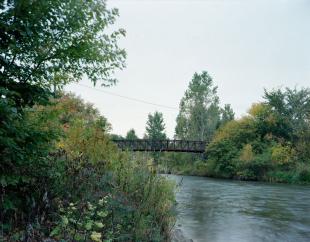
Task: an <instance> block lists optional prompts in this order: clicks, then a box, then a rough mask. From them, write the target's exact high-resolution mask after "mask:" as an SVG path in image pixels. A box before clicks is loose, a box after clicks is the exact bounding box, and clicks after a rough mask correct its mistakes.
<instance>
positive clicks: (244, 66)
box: [66, 0, 310, 137]
mask: <svg viewBox="0 0 310 242" xmlns="http://www.w3.org/2000/svg"><path fill="white" fill-rule="evenodd" d="M108 5H109V6H110V7H117V8H118V9H119V11H120V17H119V19H118V21H117V26H119V27H122V28H124V29H126V31H127V36H126V37H125V38H124V39H122V40H121V41H120V46H121V47H123V48H125V49H126V51H127V54H128V57H127V61H126V63H127V68H126V69H125V70H123V71H121V72H118V73H117V78H118V80H119V82H118V84H117V85H116V86H114V87H111V88H101V87H97V88H98V89H102V90H105V91H109V92H112V93H115V94H118V95H123V96H128V97H132V98H136V99H141V100H145V101H147V102H151V103H156V104H162V105H166V106H169V107H172V108H173V107H174V108H176V109H169V108H165V107H160V106H153V105H148V104H144V103H141V102H136V101H130V100H128V99H124V98H121V97H116V96H111V95H109V94H106V93H103V92H99V91H97V90H95V89H89V88H85V87H83V86H80V85H77V84H71V85H69V86H68V87H67V88H66V89H67V90H70V91H72V92H75V93H76V94H78V95H80V96H81V97H82V98H83V99H85V100H86V101H88V102H92V103H94V105H95V107H97V108H98V109H99V110H100V112H101V113H102V114H103V115H104V116H105V117H107V118H108V120H109V121H110V123H112V126H113V133H117V134H122V135H125V134H126V132H127V131H128V130H129V129H130V128H134V129H135V130H136V131H137V133H138V135H140V136H142V135H143V134H144V132H145V123H146V120H147V115H148V113H150V112H154V111H156V110H157V111H160V112H162V113H163V114H164V119H165V122H166V132H167V134H168V136H170V137H173V134H174V127H175V119H176V116H177V113H178V110H177V108H178V106H179V102H180V99H181V98H182V96H183V94H184V91H185V90H186V88H187V85H188V83H189V81H190V80H191V77H192V75H193V74H194V72H201V71H203V70H206V71H208V72H209V74H210V75H211V76H212V77H213V79H214V82H215V84H216V85H217V86H218V95H219V97H220V100H221V104H222V105H223V104H225V103H230V104H231V105H232V107H233V109H234V111H235V113H236V114H237V116H238V117H240V116H241V115H242V114H245V113H246V111H247V110H248V108H249V107H250V105H251V104H252V103H253V102H258V101H260V100H262V99H261V96H262V94H263V88H267V89H270V88H276V87H285V86H289V87H294V86H296V85H297V87H298V86H299V87H302V86H304V87H310V1H309V0H286V1H285V0H266V1H264V0H201V1H194V0H187V1H185V0H183V1H182V0H175V1H172V0H166V1H164V0H162V1H160V0H153V1H147V0H139V1H138V0H136V1H132V0H110V1H108ZM81 83H82V84H83V85H89V86H90V85H91V83H90V82H88V81H87V80H83V81H82V82H81Z"/></svg>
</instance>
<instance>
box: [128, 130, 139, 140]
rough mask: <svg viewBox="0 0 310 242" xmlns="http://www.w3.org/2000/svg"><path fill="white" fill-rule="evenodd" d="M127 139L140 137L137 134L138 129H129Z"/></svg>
mask: <svg viewBox="0 0 310 242" xmlns="http://www.w3.org/2000/svg"><path fill="white" fill-rule="evenodd" d="M126 139H129V140H135V139H138V136H137V135H136V131H135V130H134V129H131V130H129V131H128V132H127V134H126Z"/></svg>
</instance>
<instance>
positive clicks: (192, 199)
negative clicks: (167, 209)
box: [168, 175, 310, 242]
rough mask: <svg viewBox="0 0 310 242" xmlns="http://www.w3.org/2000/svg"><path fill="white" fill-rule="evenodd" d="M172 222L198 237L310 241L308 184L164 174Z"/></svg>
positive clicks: (210, 241)
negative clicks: (171, 196)
mask: <svg viewBox="0 0 310 242" xmlns="http://www.w3.org/2000/svg"><path fill="white" fill-rule="evenodd" d="M168 177H169V179H173V180H175V181H176V182H177V183H179V184H180V185H179V188H178V191H177V194H176V199H177V203H178V204H177V212H178V218H177V224H176V226H177V227H178V228H181V229H182V230H183V232H184V234H185V236H186V237H188V238H191V239H193V240H194V241H197V242H200V241H204V242H228V241H231V242H243V241H246V242H261V241H264V242H269V241H280V242H284V241H289V242H299V241H301V242H303V241H305V242H306V241H307V242H309V241H310V187H309V186H295V185H284V184H268V183H261V182H244V181H232V180H221V179H212V178H203V177H193V176H174V175H168Z"/></svg>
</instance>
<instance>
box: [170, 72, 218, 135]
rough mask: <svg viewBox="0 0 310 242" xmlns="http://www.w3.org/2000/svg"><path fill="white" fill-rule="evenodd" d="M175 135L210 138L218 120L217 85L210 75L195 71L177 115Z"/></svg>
mask: <svg viewBox="0 0 310 242" xmlns="http://www.w3.org/2000/svg"><path fill="white" fill-rule="evenodd" d="M176 121H177V126H176V128H175V136H176V137H177V138H179V139H192V140H210V139H211V137H212V136H213V133H214V131H215V130H216V128H217V126H218V123H219V121H220V108H219V98H218V96H217V86H214V85H213V80H212V78H211V77H210V75H209V74H208V73H207V72H206V71H203V72H202V73H201V74H198V73H195V74H194V76H193V78H192V81H191V82H190V83H189V86H188V89H187V90H186V92H185V95H184V97H183V98H182V99H181V103H180V111H179V114H178V116H177V120H176Z"/></svg>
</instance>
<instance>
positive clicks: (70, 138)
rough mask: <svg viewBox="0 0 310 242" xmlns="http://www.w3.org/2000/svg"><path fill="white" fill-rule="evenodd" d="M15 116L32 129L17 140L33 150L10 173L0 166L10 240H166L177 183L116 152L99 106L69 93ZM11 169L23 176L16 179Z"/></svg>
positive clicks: (20, 127) (171, 218)
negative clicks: (96, 107) (102, 215)
mask: <svg viewBox="0 0 310 242" xmlns="http://www.w3.org/2000/svg"><path fill="white" fill-rule="evenodd" d="M66 102H68V103H70V105H67V104H66ZM68 106H70V109H68ZM77 106H78V108H77ZM29 111H30V110H29ZM87 113H92V114H93V115H87ZM84 114H85V118H84ZM63 117H65V118H63ZM25 118H26V119H25ZM18 122H20V123H19V125H20V126H18V127H19V130H26V131H27V132H28V133H27V135H28V136H29V135H30V134H32V135H33V136H31V137H28V139H26V140H27V141H29V142H30V143H29V144H27V145H28V146H27V145H26V144H25V143H22V144H21V145H20V146H22V145H24V146H25V147H27V148H30V149H29V150H32V153H30V154H29V156H24V157H22V158H20V161H22V162H21V163H18V162H17V163H16V166H15V169H16V170H14V171H13V170H11V171H9V170H8V167H10V166H4V167H3V166H2V167H1V169H4V175H5V176H3V175H2V176H1V184H2V187H4V188H5V192H6V193H5V196H4V198H5V201H6V202H5V203H4V204H1V206H4V208H5V210H4V211H5V214H4V218H5V220H4V221H5V225H7V229H6V230H5V238H6V239H7V240H13V239H14V240H31V241H42V240H43V239H44V238H47V237H49V236H50V237H52V238H55V239H57V240H59V239H63V240H66V241H79V240H83V241H85V240H86V241H90V240H93V241H101V240H108V239H112V240H124V241H128V240H132V241H162V240H164V239H166V238H167V236H168V231H169V230H170V228H171V226H172V225H173V224H174V218H175V216H174V212H173V211H174V210H173V206H174V202H175V200H174V184H172V183H170V182H168V181H167V180H166V179H165V178H164V177H161V176H158V175H157V174H156V173H155V172H153V171H152V170H151V169H149V167H148V166H147V164H145V163H143V162H139V161H136V160H132V159H130V158H129V156H128V155H127V154H126V153H123V152H120V151H119V150H118V149H117V147H116V145H114V143H112V142H111V141H110V140H109V138H108V137H109V134H108V130H109V129H110V125H109V124H108V123H107V121H106V119H104V118H103V117H101V116H99V114H98V113H97V112H96V110H92V108H90V106H89V105H84V104H83V102H80V99H78V98H76V97H74V96H72V95H68V96H63V97H61V98H60V99H57V100H53V101H52V105H49V106H36V107H35V108H34V109H33V110H31V112H29V114H27V115H26V114H25V116H24V120H18ZM17 124H18V123H17ZM57 130H59V132H55V131H57ZM34 134H35V135H34ZM48 134H50V136H47V135H48ZM40 135H41V136H40ZM40 137H42V138H40ZM47 137H48V138H47ZM23 140H25V139H24V138H23ZM39 141H40V142H39ZM23 142H25V141H23ZM56 147H58V149H59V148H60V149H61V150H58V151H57V149H56ZM40 149H41V150H40ZM27 150H28V149H27ZM27 150H26V151H27ZM26 151H25V152H26ZM11 154H12V155H13V151H11ZM25 154H27V155H28V153H25ZM25 157H27V159H25ZM28 157H29V158H28ZM30 158H32V160H31V159H30ZM1 165H2V164H1ZM17 165H18V166H17ZM5 169H6V170H5ZM14 172H15V173H14ZM2 174H3V173H2ZM11 174H14V175H15V174H16V175H18V176H20V177H17V178H16V181H14V180H12V178H10V177H9V176H8V175H11ZM10 179H11V180H10ZM10 181H12V182H10ZM2 197H3V194H2ZM9 199H12V200H13V201H14V202H15V203H14V204H13V205H14V206H13V205H11V203H9V202H7V201H10V200H9ZM18 199H20V200H18ZM101 199H104V204H102V200H101ZM25 204H26V206H24V205H25ZM70 204H71V205H70ZM72 204H73V205H72ZM1 209H2V207H1ZM21 211H22V212H23V213H21ZM97 212H102V214H103V213H104V214H105V216H104V217H100V214H98V213H97ZM19 214H21V215H20V216H17V215H19ZM22 218H27V220H23V219H22ZM29 218H31V220H30V219H29ZM102 225H103V227H102Z"/></svg>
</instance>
